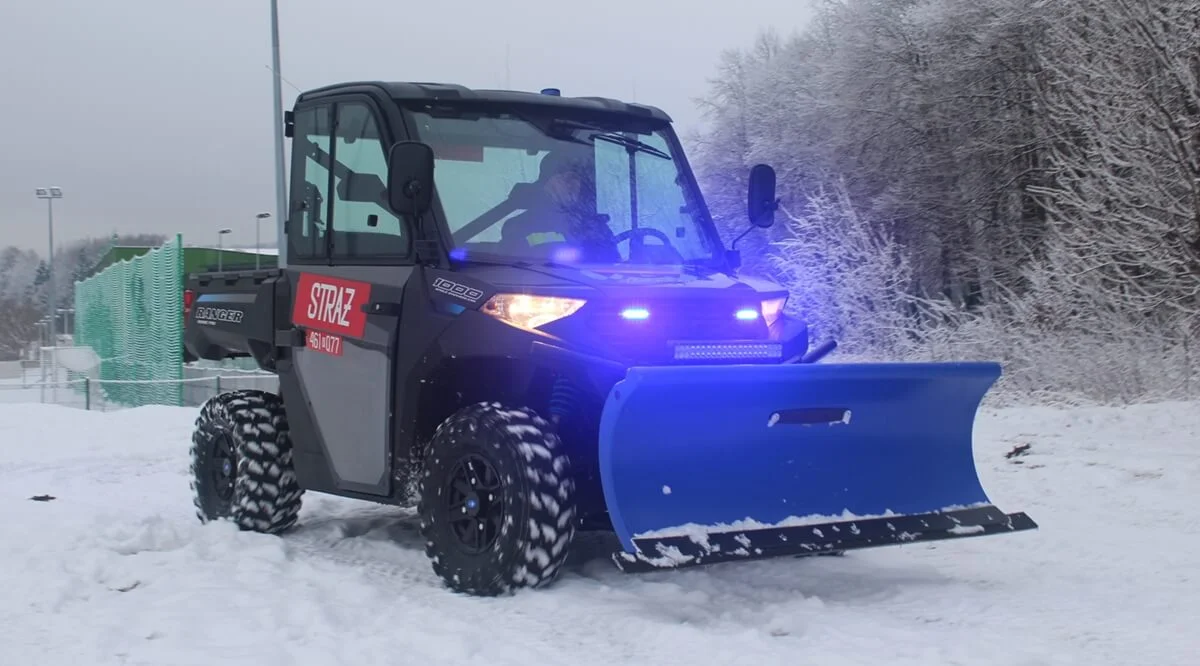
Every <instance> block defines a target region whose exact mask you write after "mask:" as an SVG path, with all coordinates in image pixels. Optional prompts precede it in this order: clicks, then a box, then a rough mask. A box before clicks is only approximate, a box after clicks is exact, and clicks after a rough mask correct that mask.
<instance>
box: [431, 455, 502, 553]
mask: <svg viewBox="0 0 1200 666" xmlns="http://www.w3.org/2000/svg"><path fill="white" fill-rule="evenodd" d="M503 490H504V483H503V481H502V480H501V479H500V474H499V473H497V472H496V468H495V467H493V466H492V464H491V462H489V461H488V460H487V459H486V458H484V457H483V456H481V455H478V454H469V455H466V456H463V457H462V458H460V459H459V460H458V462H457V463H455V465H454V468H453V470H452V471H451V472H450V479H449V482H448V483H447V484H446V490H445V497H446V502H447V506H448V509H449V511H448V513H449V518H448V519H449V523H450V531H451V532H452V533H453V534H454V537H455V539H456V541H457V545H458V547H459V548H461V549H462V550H463V551H465V552H467V553H470V554H473V555H474V554H479V553H482V552H484V551H486V550H488V549H489V548H491V547H492V545H493V544H495V543H496V539H498V538H499V537H500V529H501V527H503V525H504V499H503Z"/></svg>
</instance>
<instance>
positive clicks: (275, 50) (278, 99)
mask: <svg viewBox="0 0 1200 666" xmlns="http://www.w3.org/2000/svg"><path fill="white" fill-rule="evenodd" d="M271 73H272V75H273V79H274V81H273V97H274V109H273V110H272V112H271V118H272V120H273V122H274V126H275V243H276V245H277V246H278V247H279V258H278V259H277V262H276V263H277V265H278V267H279V268H286V267H287V242H286V240H287V239H286V237H285V235H284V231H283V224H284V222H285V221H286V220H287V189H286V187H285V185H284V175H283V170H284V165H283V84H282V83H281V81H282V79H283V75H282V74H281V73H280V71H279V1H278V0H271Z"/></svg>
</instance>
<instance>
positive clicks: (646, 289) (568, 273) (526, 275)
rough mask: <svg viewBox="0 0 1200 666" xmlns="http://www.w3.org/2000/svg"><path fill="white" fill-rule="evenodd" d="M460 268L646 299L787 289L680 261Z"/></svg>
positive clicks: (553, 287)
mask: <svg viewBox="0 0 1200 666" xmlns="http://www.w3.org/2000/svg"><path fill="white" fill-rule="evenodd" d="M458 271H459V272H463V273H467V274H469V275H471V276H472V277H474V278H476V279H479V280H483V281H485V282H488V283H490V284H492V285H494V286H495V287H497V288H498V289H502V290H504V289H512V290H520V291H526V290H529V291H538V290H547V291H548V292H553V291H560V290H571V289H572V288H576V289H578V288H581V287H582V288H587V289H589V290H590V289H594V290H596V291H599V292H601V293H602V294H605V295H614V296H615V295H623V294H627V293H629V292H631V291H637V292H638V293H639V294H643V295H644V296H645V297H647V298H653V297H655V296H659V297H662V298H675V297H684V298H688V297H695V298H706V297H715V298H722V297H725V298H733V299H740V298H753V297H754V296H753V295H754V294H759V295H761V296H763V297H771V296H782V295H784V294H786V290H784V289H783V288H782V287H780V286H779V285H777V284H775V283H773V282H770V281H767V280H763V279H759V278H754V277H749V276H740V275H739V276H730V275H727V274H725V273H719V272H710V271H708V270H700V271H693V270H691V269H685V268H683V267H680V266H634V267H622V266H587V267H573V266H566V265H558V264H554V265H544V266H536V265H527V264H518V265H512V266H501V265H471V266H469V267H465V268H459V269H458Z"/></svg>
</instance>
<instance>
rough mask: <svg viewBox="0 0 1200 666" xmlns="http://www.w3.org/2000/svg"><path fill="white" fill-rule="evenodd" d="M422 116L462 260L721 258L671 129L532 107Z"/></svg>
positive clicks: (710, 261)
mask: <svg viewBox="0 0 1200 666" xmlns="http://www.w3.org/2000/svg"><path fill="white" fill-rule="evenodd" d="M413 116H414V118H415V121H416V126H417V138H418V139H419V140H420V141H422V142H424V143H427V144H429V145H430V146H432V148H433V150H434V156H435V160H436V167H435V169H434V180H435V183H436V186H437V191H438V198H439V200H440V203H441V207H442V212H443V214H444V216H445V220H446V224H447V225H448V227H449V231H450V234H451V236H452V239H453V240H452V244H453V248H452V256H454V257H456V258H459V259H469V258H471V257H473V256H475V257H492V258H501V259H508V260H512V259H516V260H524V261H535V262H539V263H544V262H552V263H559V264H576V265H615V264H622V265H710V266H716V265H718V262H719V260H720V258H721V256H722V254H721V249H720V247H719V240H718V239H717V238H716V237H715V234H713V233H712V231H711V227H708V226H706V225H705V223H704V222H703V217H702V215H703V213H702V212H701V211H700V210H698V207H697V205H696V202H694V201H693V200H692V199H693V196H692V193H691V191H690V190H689V189H688V185H687V182H688V181H687V180H686V178H685V177H684V175H683V174H682V173H681V170H680V167H679V161H681V160H682V156H681V155H680V154H679V153H678V152H677V150H676V148H675V146H674V145H673V142H671V141H670V140H669V139H668V135H667V134H666V133H665V132H664V131H663V130H661V129H652V128H650V127H642V128H638V129H639V130H640V131H633V129H634V128H633V127H632V125H633V124H635V123H641V122H642V121H639V120H637V119H631V120H628V121H623V122H621V124H620V125H613V124H611V123H608V124H606V123H604V122H603V121H595V120H591V119H589V120H582V119H575V120H568V119H565V118H563V117H561V116H556V117H550V116H539V115H531V114H525V113H522V114H521V115H520V116H518V115H515V114H512V113H483V114H480V113H472V114H470V115H466V114H449V117H447V115H444V114H438V115H432V114H430V113H426V112H423V111H417V112H414V113H413ZM613 122H615V121H613Z"/></svg>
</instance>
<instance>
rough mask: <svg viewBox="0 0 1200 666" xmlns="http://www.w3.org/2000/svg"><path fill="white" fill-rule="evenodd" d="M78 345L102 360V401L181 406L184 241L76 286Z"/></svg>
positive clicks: (98, 374)
mask: <svg viewBox="0 0 1200 666" xmlns="http://www.w3.org/2000/svg"><path fill="white" fill-rule="evenodd" d="M75 345H76V346H86V347H91V348H92V350H94V351H95V353H96V355H97V356H98V357H99V359H100V364H99V367H98V368H96V369H95V370H93V371H92V372H90V373H88V374H89V375H90V376H92V377H93V378H96V379H101V380H105V381H102V382H100V384H101V385H102V386H103V391H104V393H105V395H104V398H105V400H107V401H109V402H112V403H116V404H121V405H126V406H130V407H136V406H141V405H180V404H182V403H183V385H182V383H181V382H180V381H179V380H181V379H183V238H182V236H180V235H176V236H175V239H174V240H172V241H170V242H167V243H165V244H163V245H162V246H161V247H157V248H154V249H153V250H151V251H149V252H147V253H145V254H143V255H141V256H137V257H133V258H132V259H128V260H124V261H118V262H116V263H114V264H112V265H111V266H108V267H107V268H105V269H104V270H102V271H101V272H99V273H97V274H96V275H93V276H92V277H90V278H88V279H86V280H84V281H82V282H78V283H76V284H75Z"/></svg>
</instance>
